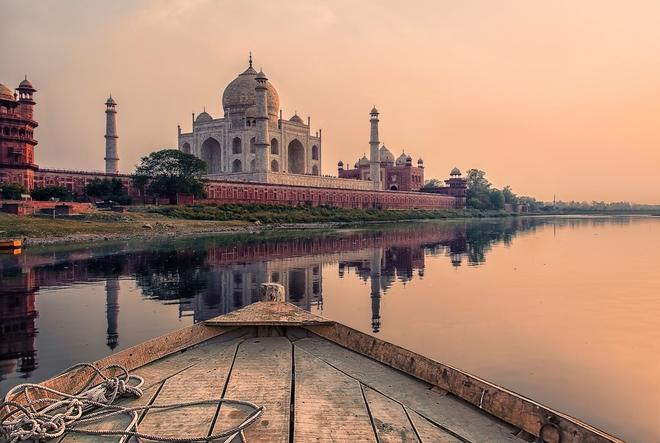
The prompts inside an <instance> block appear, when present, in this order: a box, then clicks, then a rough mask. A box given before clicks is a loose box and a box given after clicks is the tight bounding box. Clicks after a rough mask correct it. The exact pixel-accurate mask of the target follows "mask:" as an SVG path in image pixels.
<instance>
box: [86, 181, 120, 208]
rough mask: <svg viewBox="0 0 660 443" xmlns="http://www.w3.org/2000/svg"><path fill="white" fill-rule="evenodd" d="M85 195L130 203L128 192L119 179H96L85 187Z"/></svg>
mask: <svg viewBox="0 0 660 443" xmlns="http://www.w3.org/2000/svg"><path fill="white" fill-rule="evenodd" d="M85 194H87V195H89V196H90V197H96V198H99V199H103V200H113V201H116V202H119V203H124V202H128V201H129V200H130V198H129V197H128V191H127V190H126V187H125V186H124V184H123V183H122V182H121V180H119V179H118V178H113V179H111V180H109V179H107V178H104V179H99V178H95V179H94V180H92V181H91V182H89V183H88V184H87V186H85Z"/></svg>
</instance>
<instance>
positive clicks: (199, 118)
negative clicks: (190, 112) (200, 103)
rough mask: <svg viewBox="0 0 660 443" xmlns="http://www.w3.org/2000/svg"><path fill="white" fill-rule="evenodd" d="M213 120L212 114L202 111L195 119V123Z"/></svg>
mask: <svg viewBox="0 0 660 443" xmlns="http://www.w3.org/2000/svg"><path fill="white" fill-rule="evenodd" d="M212 121H213V117H211V114H209V113H208V112H206V111H202V112H201V113H200V114H199V115H198V116H197V118H196V119H195V123H206V122H212Z"/></svg>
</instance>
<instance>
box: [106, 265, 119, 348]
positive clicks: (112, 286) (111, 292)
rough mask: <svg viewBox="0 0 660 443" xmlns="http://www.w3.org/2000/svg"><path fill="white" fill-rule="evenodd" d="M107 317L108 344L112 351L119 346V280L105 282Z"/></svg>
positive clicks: (115, 278)
mask: <svg viewBox="0 0 660 443" xmlns="http://www.w3.org/2000/svg"><path fill="white" fill-rule="evenodd" d="M105 315H106V320H107V322H108V331H107V334H108V336H107V342H106V344H107V345H108V347H109V348H110V349H115V348H116V347H117V345H118V344H119V334H118V333H117V323H118V319H119V278H117V277H111V278H108V279H107V280H106V281H105Z"/></svg>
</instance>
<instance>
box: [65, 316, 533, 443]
mask: <svg viewBox="0 0 660 443" xmlns="http://www.w3.org/2000/svg"><path fill="white" fill-rule="evenodd" d="M241 332H243V333H245V336H242V337H237V338H233V339H231V340H227V339H226V338H224V337H223V336H220V337H218V338H214V339H211V340H209V341H207V342H205V343H203V344H201V345H199V346H196V347H193V348H191V349H188V350H186V351H185V352H181V353H177V354H174V355H171V356H168V357H164V358H162V359H159V360H157V361H155V362H153V363H148V364H146V365H144V366H142V367H140V368H138V369H136V370H134V371H133V372H134V373H135V374H137V375H140V376H142V377H144V378H145V386H146V389H145V395H144V396H143V397H142V398H140V399H138V400H134V401H132V402H124V403H123V404H124V405H132V404H133V405H142V404H146V403H155V404H159V403H160V404H166V403H172V402H177V401H182V399H185V400H186V401H192V400H205V399H219V398H231V399H241V400H247V401H251V402H253V403H256V404H258V405H263V406H264V407H265V408H264V412H263V414H262V416H261V417H259V419H258V421H257V422H256V423H255V424H253V425H252V426H250V427H249V428H247V430H246V431H245V437H246V439H247V441H248V442H288V441H296V442H311V441H341V442H347V441H351V442H353V441H364V442H376V441H379V442H401V441H404V442H420V441H421V442H462V441H470V442H483V441H491V442H512V441H524V440H521V439H518V438H517V437H515V435H514V434H515V433H516V432H517V431H518V430H517V429H516V428H514V427H513V426H510V425H507V424H506V423H504V422H502V421H500V420H498V419H496V418H494V417H492V416H489V415H487V414H484V413H483V412H481V411H479V409H478V408H475V407H474V406H472V405H469V404H466V403H465V402H464V401H462V400H460V399H459V398H457V397H454V396H452V395H448V394H446V393H445V392H441V391H438V390H435V389H432V386H431V385H429V384H427V383H424V382H421V381H419V380H417V379H415V378H413V377H410V376H408V375H406V374H404V373H402V372H399V371H397V370H395V369H392V368H390V367H388V366H385V365H383V364H382V363H378V362H376V361H374V360H371V359H369V358H367V357H364V356H362V355H360V354H358V353H356V352H353V351H350V350H348V349H345V348H342V347H341V346H339V345H337V344H334V343H331V342H329V341H327V340H324V339H322V338H320V337H317V336H306V334H304V332H303V331H291V332H294V334H295V335H296V336H295V337H294V336H292V335H290V336H288V337H286V336H285V337H281V336H280V337H277V336H276V337H255V336H254V335H255V334H254V332H255V331H253V330H250V329H248V328H245V329H244V330H243V331H241ZM245 415H247V410H244V411H241V410H240V407H238V406H233V405H232V406H225V405H221V406H220V407H219V408H218V407H217V406H215V405H203V406H196V407H193V408H187V409H186V410H171V411H155V410H154V411H149V412H147V413H146V414H145V415H144V416H143V418H142V420H141V422H140V425H139V429H140V431H141V432H145V433H158V434H162V435H171V436H182V435H185V434H187V433H189V434H200V433H203V432H208V433H211V431H213V430H216V431H217V430H220V429H227V428H230V427H232V426H235V425H237V424H238V423H239V422H240V421H241V419H242V418H243V417H244V416H245ZM127 424H128V417H125V416H119V417H117V418H115V419H112V420H108V421H107V422H102V423H99V424H97V427H99V426H101V427H104V428H106V429H119V428H121V427H122V426H126V425H127ZM61 441H63V442H66V443H68V442H92V441H100V442H103V441H107V442H114V441H116V437H96V436H84V435H76V434H72V435H69V436H65V437H64V438H63V439H62V440H61Z"/></svg>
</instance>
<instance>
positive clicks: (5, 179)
mask: <svg viewBox="0 0 660 443" xmlns="http://www.w3.org/2000/svg"><path fill="white" fill-rule="evenodd" d="M35 92H36V89H35V88H34V87H33V86H32V84H31V83H30V82H29V81H28V80H27V78H26V79H25V80H23V81H22V82H20V84H19V86H18V87H17V88H16V92H15V93H14V92H12V91H11V90H10V89H9V88H7V87H6V86H4V85H2V84H0V185H1V184H12V183H18V184H21V185H23V186H24V187H25V188H26V189H27V190H28V191H31V190H32V189H34V188H39V187H48V186H61V187H64V188H66V189H68V190H69V191H71V192H72V193H73V194H74V195H81V196H82V195H83V194H84V189H85V186H86V185H87V184H89V183H90V182H91V181H92V180H94V179H107V178H116V179H119V180H121V181H122V182H123V184H124V186H125V187H126V189H128V192H129V195H131V196H132V197H133V199H134V201H136V202H150V200H149V199H148V198H146V196H144V195H142V193H141V189H139V188H138V187H136V186H134V184H133V180H132V176H131V175H128V174H119V173H112V172H105V173H103V172H90V171H74V170H62V169H43V168H40V167H39V166H38V165H37V164H36V162H35V153H34V148H35V146H36V145H37V141H36V140H35V138H34V129H35V128H36V127H37V125H38V123H37V122H36V121H35V119H34V106H35V101H34V93H35ZM109 102H110V99H109ZM111 104H112V111H113V112H112V117H113V118H114V115H115V113H116V112H115V111H114V109H115V108H114V107H115V106H116V102H114V101H112V103H111ZM106 106H109V105H108V102H106ZM106 113H107V110H106ZM112 129H113V131H112V137H111V138H112V141H113V142H114V150H113V151H112V152H111V154H112V155H110V157H112V158H110V157H108V154H107V152H106V162H107V161H108V160H113V161H118V156H117V151H116V140H117V138H118V137H117V136H116V132H115V130H114V129H115V127H114V121H113V127H112ZM107 138H108V137H107V134H106V139H107ZM383 150H384V151H385V152H383ZM381 152H383V155H382V157H383V163H382V167H381V176H382V177H381V179H380V183H383V186H382V187H379V188H378V190H376V189H373V190H372V189H359V188H356V189H351V188H338V187H324V186H322V185H321V186H303V185H294V184H275V183H256V182H245V181H232V180H226V179H225V180H214V179H210V180H209V181H208V185H207V190H206V191H207V199H206V200H203V201H201V202H199V203H212V204H222V203H234V204H251V203H262V204H273V205H290V206H297V205H301V204H308V205H312V206H321V205H325V206H334V207H343V208H381V209H441V208H461V207H464V206H465V180H464V179H462V178H460V173H459V176H456V177H453V178H452V179H451V180H453V182H452V183H453V184H452V183H450V181H451V180H448V181H447V183H448V184H449V186H448V187H446V188H441V189H440V190H438V191H437V192H434V193H424V192H419V190H420V188H421V187H422V186H423V184H424V165H423V162H422V160H421V159H420V160H418V163H417V166H416V167H413V166H412V158H410V157H409V156H406V157H405V159H404V158H403V156H402V157H400V158H399V159H398V160H397V161H394V157H393V156H392V154H391V153H389V151H388V150H387V148H385V147H383V148H381ZM388 153H389V155H388ZM363 160H364V159H362V160H360V162H362V163H364V162H363ZM360 162H358V164H357V166H356V168H355V169H349V170H342V168H341V166H342V165H341V162H340V171H339V177H340V178H346V179H359V180H369V176H368V174H369V166H368V162H367V166H366V168H365V167H364V165H363V164H362V163H360ZM106 166H107V165H106ZM106 169H107V168H106ZM113 170H114V171H116V170H117V168H116V167H114V169H113ZM335 180H336V179H335ZM381 189H383V190H381ZM393 191H396V192H393Z"/></svg>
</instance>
